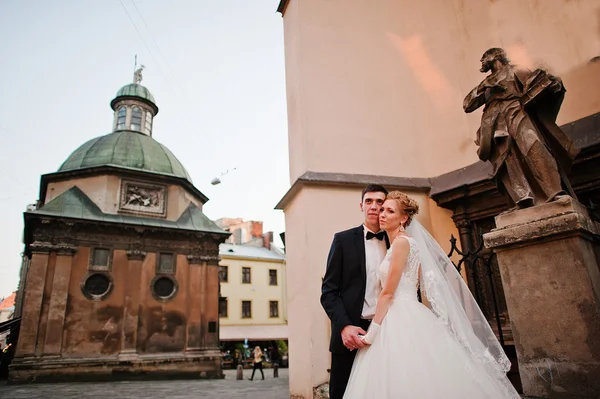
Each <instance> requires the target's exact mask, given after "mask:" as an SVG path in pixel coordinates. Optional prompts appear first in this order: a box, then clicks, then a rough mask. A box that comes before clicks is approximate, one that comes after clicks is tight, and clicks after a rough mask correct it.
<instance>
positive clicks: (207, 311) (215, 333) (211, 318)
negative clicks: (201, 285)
mask: <svg viewBox="0 0 600 399" xmlns="http://www.w3.org/2000/svg"><path fill="white" fill-rule="evenodd" d="M205 281H206V283H205V293H204V303H205V305H204V308H203V317H204V320H205V323H206V327H205V328H206V334H205V335H204V337H205V341H204V347H205V348H208V349H216V348H218V347H219V256H212V257H208V259H207V262H206V280H205Z"/></svg>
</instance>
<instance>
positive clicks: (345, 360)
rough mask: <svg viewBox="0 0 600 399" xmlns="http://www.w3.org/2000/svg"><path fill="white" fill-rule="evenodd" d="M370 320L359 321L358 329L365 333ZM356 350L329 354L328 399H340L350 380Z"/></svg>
mask: <svg viewBox="0 0 600 399" xmlns="http://www.w3.org/2000/svg"><path fill="white" fill-rule="evenodd" d="M370 324H371V321H370V320H361V321H360V327H361V328H362V329H363V330H365V331H367V329H368V328H369V325H370ZM356 352H357V351H356V350H354V351H352V352H346V353H344V354H337V353H332V354H331V371H330V374H329V398H330V399H342V398H343V397H344V392H345V391H346V386H347V385H348V380H349V379H350V372H351V371H352V363H353V362H354V357H355V356H356Z"/></svg>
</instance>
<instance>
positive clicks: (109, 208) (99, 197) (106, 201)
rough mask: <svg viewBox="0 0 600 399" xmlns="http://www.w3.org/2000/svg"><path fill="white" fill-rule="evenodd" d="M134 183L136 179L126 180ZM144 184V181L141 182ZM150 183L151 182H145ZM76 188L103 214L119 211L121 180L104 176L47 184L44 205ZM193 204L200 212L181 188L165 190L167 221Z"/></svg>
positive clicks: (195, 202)
mask: <svg viewBox="0 0 600 399" xmlns="http://www.w3.org/2000/svg"><path fill="white" fill-rule="evenodd" d="M127 180H129V181H136V179H127ZM141 181H144V182H146V181H145V180H141ZM147 182H150V183H152V182H151V181H149V180H148V181H147ZM73 186H77V187H79V189H80V190H81V191H83V192H84V193H85V195H87V196H88V197H89V198H90V199H91V200H92V201H93V202H94V203H95V204H96V205H97V206H98V207H99V208H100V210H101V211H102V212H104V213H109V214H117V213H118V210H119V196H120V192H121V178H120V177H118V176H112V175H104V176H94V177H86V178H81V179H74V180H68V181H61V182H54V183H49V184H48V189H47V190H46V203H48V202H50V201H51V200H53V199H54V198H56V197H58V196H59V195H61V194H62V193H64V192H65V191H67V190H69V189H70V188H71V187H73ZM190 202H193V203H194V204H195V205H196V206H197V207H198V208H199V209H200V210H202V203H201V202H200V201H198V200H197V199H195V198H194V197H193V196H192V195H190V194H189V193H188V191H187V190H185V189H184V188H182V187H179V186H176V185H169V186H168V190H167V216H166V219H167V220H177V219H179V217H180V216H181V214H182V213H183V211H185V210H186V208H187V207H188V205H189V204H190Z"/></svg>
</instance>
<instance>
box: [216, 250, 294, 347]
mask: <svg viewBox="0 0 600 399" xmlns="http://www.w3.org/2000/svg"><path fill="white" fill-rule="evenodd" d="M219 265H220V266H227V268H228V277H229V278H228V282H226V283H225V282H221V296H223V297H226V298H227V307H228V308H227V317H221V318H220V324H221V325H222V326H235V325H239V326H249V325H252V326H254V325H274V324H286V323H287V320H286V318H285V315H286V307H287V304H286V302H287V300H286V298H285V296H284V284H285V273H284V262H283V261H267V260H264V261H263V260H256V259H249V258H246V259H244V258H238V257H230V256H226V255H221V261H220V262H219ZM242 267H249V268H250V270H251V284H242ZM270 269H274V270H277V285H269V270H270ZM242 301H252V317H251V318H242ZM269 301H278V302H279V317H270V307H269ZM242 338H243V337H242Z"/></svg>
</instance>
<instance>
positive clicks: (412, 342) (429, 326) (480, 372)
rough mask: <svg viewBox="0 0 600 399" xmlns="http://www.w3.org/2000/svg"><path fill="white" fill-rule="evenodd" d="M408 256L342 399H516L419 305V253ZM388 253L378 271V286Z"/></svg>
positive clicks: (413, 250)
mask: <svg viewBox="0 0 600 399" xmlns="http://www.w3.org/2000/svg"><path fill="white" fill-rule="evenodd" d="M401 239H406V240H408V242H409V244H410V251H409V254H408V259H407V261H406V266H405V269H404V271H403V274H402V277H401V279H400V282H399V284H398V288H397V289H396V292H395V294H394V300H393V303H392V305H391V306H390V308H389V310H388V312H387V314H386V316H385V318H384V319H383V322H382V324H381V329H380V331H379V334H378V335H377V336H376V337H375V341H374V342H373V344H372V345H370V346H367V347H365V348H363V349H361V350H359V351H358V353H357V355H356V358H355V360H354V364H353V366H352V372H351V374H350V380H349V382H348V386H347V388H346V392H345V394H344V399H371V398H373V399H392V398H401V399H416V398H418V399H441V398H444V399H479V398H519V395H518V394H517V392H516V391H515V390H514V388H512V386H511V385H510V383H509V382H508V380H506V381H502V378H504V379H506V376H500V377H498V376H497V375H496V376H495V377H494V376H493V375H490V374H491V373H490V372H489V371H487V369H486V368H485V367H482V366H481V364H480V363H478V361H477V360H476V359H475V358H474V357H473V356H471V355H470V354H469V353H468V351H466V350H465V349H464V348H463V346H462V345H461V344H460V343H459V341H458V340H457V339H456V338H455V337H454V335H453V334H452V332H451V331H450V330H449V328H448V327H447V326H446V325H444V323H442V322H440V320H439V318H438V317H437V316H436V315H435V314H434V313H433V312H432V311H431V310H430V309H429V308H428V307H426V306H425V305H423V304H421V303H420V302H419V301H418V299H417V288H418V276H419V267H420V257H419V250H418V248H417V243H416V242H415V239H413V238H412V237H398V238H397V239H396V241H398V240H401ZM391 253H392V248H390V249H389V250H388V252H387V254H386V256H385V258H384V260H383V262H382V263H381V265H380V267H379V270H378V277H379V282H380V284H381V286H383V285H384V283H385V281H386V278H387V274H388V271H389V267H390V259H391Z"/></svg>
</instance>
